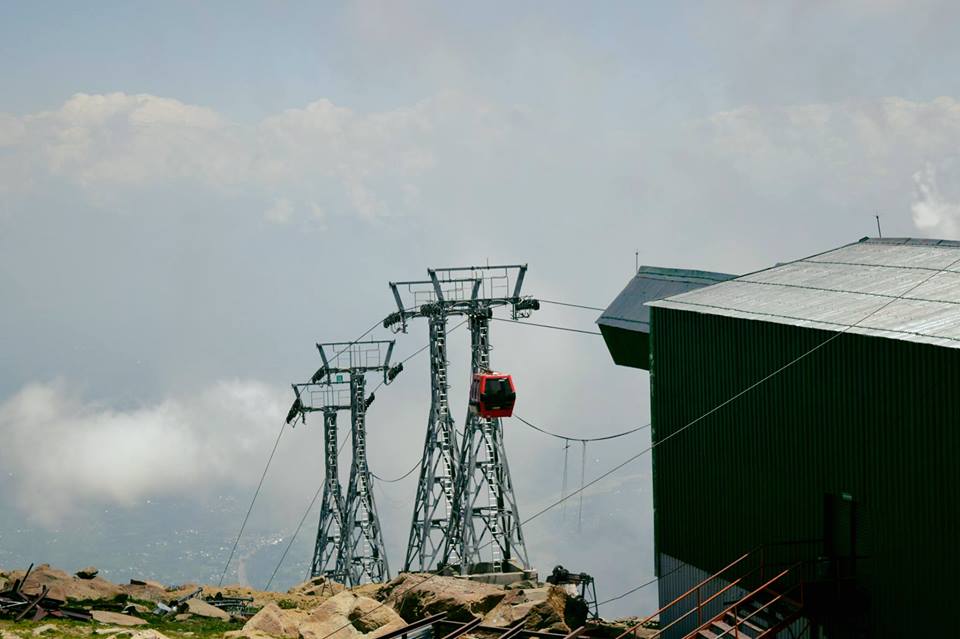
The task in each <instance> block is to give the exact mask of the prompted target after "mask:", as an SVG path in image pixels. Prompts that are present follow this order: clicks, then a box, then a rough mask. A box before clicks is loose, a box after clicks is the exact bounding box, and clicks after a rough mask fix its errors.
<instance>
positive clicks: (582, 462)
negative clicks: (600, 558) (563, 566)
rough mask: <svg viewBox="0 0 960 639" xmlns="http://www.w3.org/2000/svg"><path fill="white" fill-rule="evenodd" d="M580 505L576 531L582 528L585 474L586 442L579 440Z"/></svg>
mask: <svg viewBox="0 0 960 639" xmlns="http://www.w3.org/2000/svg"><path fill="white" fill-rule="evenodd" d="M580 446H581V448H580V505H579V506H578V507H577V532H581V531H582V529H583V480H584V478H585V477H586V474H587V442H585V441H582V442H580Z"/></svg>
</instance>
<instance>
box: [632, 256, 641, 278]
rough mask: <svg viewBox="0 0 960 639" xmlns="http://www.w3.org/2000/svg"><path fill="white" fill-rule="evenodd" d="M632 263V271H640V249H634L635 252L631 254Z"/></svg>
mask: <svg viewBox="0 0 960 639" xmlns="http://www.w3.org/2000/svg"><path fill="white" fill-rule="evenodd" d="M633 264H634V267H635V268H634V271H633V272H634V274H637V273H639V272H640V251H636V252H635V253H634V254H633Z"/></svg>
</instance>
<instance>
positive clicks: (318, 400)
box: [287, 369, 350, 584]
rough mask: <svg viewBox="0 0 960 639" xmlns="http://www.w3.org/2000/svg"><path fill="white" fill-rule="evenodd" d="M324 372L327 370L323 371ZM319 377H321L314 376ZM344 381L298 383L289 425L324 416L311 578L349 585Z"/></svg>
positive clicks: (345, 395) (345, 398)
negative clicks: (341, 431)
mask: <svg viewBox="0 0 960 639" xmlns="http://www.w3.org/2000/svg"><path fill="white" fill-rule="evenodd" d="M321 370H323V369H321ZM314 377H315V378H316V377H317V376H314ZM343 385H344V384H343V383H342V382H340V383H337V382H330V381H327V382H325V383H320V384H318V383H314V382H312V381H311V382H310V383H307V384H294V385H293V391H294V393H295V394H296V400H295V401H294V404H293V407H292V408H291V409H290V413H289V414H288V415H287V422H288V423H290V422H295V421H296V419H297V417H298V416H299V417H300V419H301V420H303V421H306V417H305V416H306V413H308V412H322V413H323V452H324V455H323V461H324V464H323V467H324V482H323V498H322V501H321V502H320V522H319V523H318V525H317V539H316V542H315V544H314V548H313V559H312V560H311V562H310V576H311V577H319V576H323V577H326V578H327V579H331V580H333V581H336V582H338V583H341V584H346V583H349V579H350V574H349V569H348V567H349V563H350V562H349V558H348V557H347V556H346V555H345V552H344V543H343V530H344V501H343V491H342V489H341V486H340V472H339V464H338V457H339V451H338V445H337V440H338V439H339V438H338V436H337V413H338V412H339V411H342V410H350V401H349V396H347V392H346V391H345V390H341V389H340V388H339V387H340V386H343Z"/></svg>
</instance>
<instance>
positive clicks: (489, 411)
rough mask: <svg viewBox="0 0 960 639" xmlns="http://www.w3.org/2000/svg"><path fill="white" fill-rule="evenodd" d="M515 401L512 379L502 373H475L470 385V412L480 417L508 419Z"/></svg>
mask: <svg viewBox="0 0 960 639" xmlns="http://www.w3.org/2000/svg"><path fill="white" fill-rule="evenodd" d="M516 401H517V389H516V387H515V386H514V385H513V378H512V377H511V376H510V375H505V374H503V373H477V374H475V375H474V376H473V383H472V384H470V412H472V413H473V414H474V415H480V417H510V416H511V415H513V405H514V403H515V402H516Z"/></svg>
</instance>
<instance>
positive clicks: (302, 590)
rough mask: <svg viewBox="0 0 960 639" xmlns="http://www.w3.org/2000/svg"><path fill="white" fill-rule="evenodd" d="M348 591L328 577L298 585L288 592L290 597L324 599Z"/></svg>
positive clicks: (317, 578)
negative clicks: (299, 596) (303, 596)
mask: <svg viewBox="0 0 960 639" xmlns="http://www.w3.org/2000/svg"><path fill="white" fill-rule="evenodd" d="M344 590H346V587H345V586H344V585H343V584H340V583H337V582H336V581H333V580H331V579H327V578H326V577H313V578H311V579H308V580H307V581H305V582H303V583H301V584H297V585H296V586H294V587H293V588H291V589H290V590H288V591H287V594H288V595H305V596H308V597H322V596H330V597H332V596H333V595H336V594H339V593H341V592H343V591H344Z"/></svg>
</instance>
